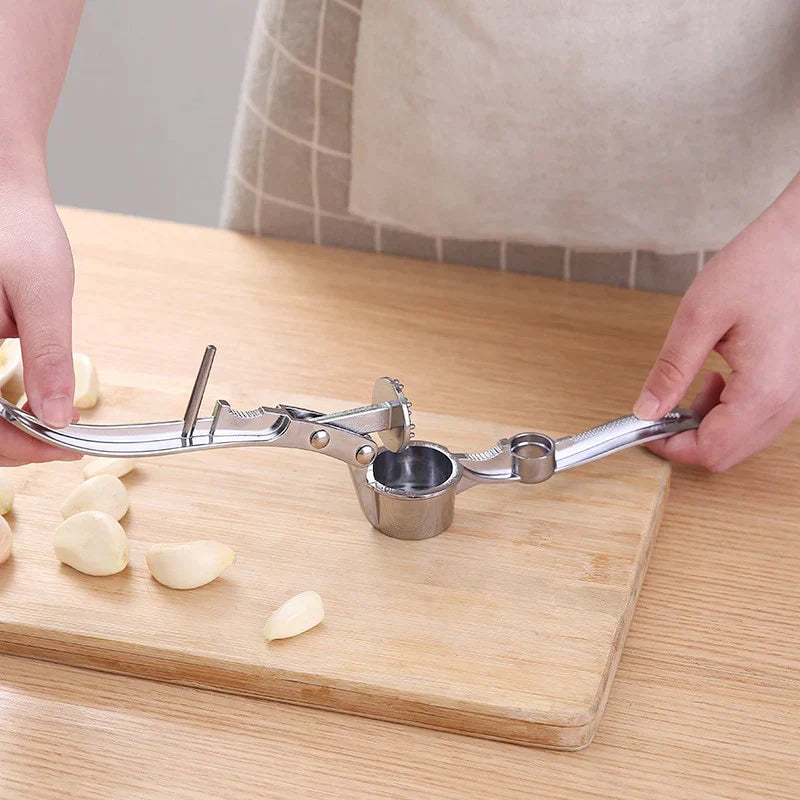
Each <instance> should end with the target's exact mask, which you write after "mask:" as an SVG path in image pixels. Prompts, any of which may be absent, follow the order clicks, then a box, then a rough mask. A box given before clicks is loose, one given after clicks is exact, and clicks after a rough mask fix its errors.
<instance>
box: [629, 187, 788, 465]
mask: <svg viewBox="0 0 800 800" xmlns="http://www.w3.org/2000/svg"><path fill="white" fill-rule="evenodd" d="M712 350H716V351H717V352H718V353H720V355H722V357H723V358H724V359H725V360H726V361H727V362H728V364H729V365H730V367H731V373H730V376H729V377H728V380H727V382H726V381H725V379H724V378H723V377H722V375H720V374H719V373H712V374H711V375H709V376H708V377H707V379H706V383H705V386H704V387H703V389H702V391H701V392H700V394H699V395H698V396H697V398H696V399H695V402H694V404H693V406H692V407H693V408H694V409H695V410H696V411H699V412H701V413H703V414H705V415H706V416H705V418H704V420H703V422H702V423H701V425H700V427H699V428H698V429H697V430H696V431H687V432H686V433H682V434H679V435H677V436H673V437H671V438H669V439H662V440H660V441H656V442H652V443H651V444H650V445H649V447H650V449H651V450H652V451H653V452H655V453H658V454H659V455H661V456H664V457H665V458H669V459H671V460H673V461H680V462H684V463H688V464H697V465H700V466H703V467H706V468H708V469H709V470H711V471H712V472H723V471H725V470H727V469H729V468H730V467H732V466H734V465H735V464H737V463H739V462H740V461H742V460H743V459H745V458H747V457H748V456H751V455H753V454H754V453H757V452H759V451H760V450H763V449H764V448H765V447H766V446H767V445H769V444H770V443H771V442H772V441H773V440H774V439H775V438H776V437H777V436H778V435H779V434H780V433H781V432H782V431H783V430H784V429H785V428H787V427H788V426H789V424H790V423H791V422H792V421H793V420H794V419H795V418H797V417H798V416H800V176H798V178H796V179H795V180H794V182H793V183H792V184H791V185H790V186H789V188H788V189H787V190H786V191H785V192H784V193H783V195H781V197H780V198H778V200H777V201H776V202H775V203H774V204H773V205H772V206H771V207H770V208H769V209H768V210H767V211H766V212H764V214H763V215H762V216H761V217H759V218H758V219H757V220H756V221H755V222H753V223H752V224H751V225H750V226H748V227H747V228H746V229H745V230H744V231H743V232H742V233H740V234H739V235H738V236H737V237H736V238H735V239H733V240H732V241H731V242H730V243H729V244H728V245H727V246H726V247H725V248H723V249H722V250H720V251H719V253H717V255H716V256H714V258H712V259H711V260H710V261H709V262H708V263H707V264H706V265H705V266H704V267H703V269H702V270H701V272H700V273H699V274H698V276H697V278H696V279H695V280H694V282H693V283H692V285H691V286H690V287H689V289H688V291H687V292H686V294H685V295H684V297H683V299H682V300H681V303H680V305H679V307H678V311H677V313H676V314H675V318H674V320H673V322H672V326H671V327H670V330H669V333H668V334H667V338H666V341H665V342H664V346H663V347H662V349H661V353H660V355H659V357H658V359H657V361H656V363H655V366H654V367H653V369H652V370H651V371H650V374H649V375H648V377H647V380H646V381H645V384H644V388H643V389H642V392H641V394H640V396H639V399H638V400H637V401H636V404H635V405H634V414H636V416H638V417H640V418H642V419H656V418H658V417H660V416H663V415H664V414H666V413H667V412H668V411H670V410H671V409H672V408H673V407H674V406H676V405H678V403H679V402H680V400H681V398H682V397H683V395H684V394H685V393H686V391H687V390H688V388H689V385H690V384H691V382H692V381H693V380H694V378H695V377H696V376H697V374H698V372H699V371H700V369H701V367H702V366H703V363H704V361H705V360H706V357H707V356H708V355H709V353H711V351H712Z"/></svg>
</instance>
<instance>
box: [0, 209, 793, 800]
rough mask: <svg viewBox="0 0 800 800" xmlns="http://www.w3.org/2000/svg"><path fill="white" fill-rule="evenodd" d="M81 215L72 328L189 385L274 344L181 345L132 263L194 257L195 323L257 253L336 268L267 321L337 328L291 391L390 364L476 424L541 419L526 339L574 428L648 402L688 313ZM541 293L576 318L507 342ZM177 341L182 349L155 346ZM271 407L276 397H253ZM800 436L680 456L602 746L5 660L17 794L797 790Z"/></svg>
mask: <svg viewBox="0 0 800 800" xmlns="http://www.w3.org/2000/svg"><path fill="white" fill-rule="evenodd" d="M63 216H64V221H65V224H66V227H67V230H68V232H69V233H70V236H71V239H72V243H73V248H74V251H75V257H76V263H77V272H78V284H77V296H76V324H75V336H76V342H77V343H78V344H79V345H80V347H81V349H85V350H88V351H89V352H93V351H96V349H97V348H105V352H109V348H110V349H111V351H112V352H113V341H114V339H115V337H121V336H139V337H141V338H142V340H143V345H142V349H141V359H142V361H141V363H140V364H138V365H135V366H137V368H139V369H140V370H142V371H145V372H147V373H148V374H152V375H153V379H154V380H158V379H159V376H162V377H163V376H167V375H174V374H176V372H177V373H180V375H181V376H183V377H184V378H185V379H186V381H187V382H188V381H190V380H191V375H192V372H193V369H194V367H195V362H196V360H197V355H198V344H204V343H205V342H206V340H209V341H215V342H216V343H217V344H219V345H221V347H222V352H224V353H225V354H226V359H222V360H220V362H221V363H220V364H219V365H218V367H217V374H218V375H219V374H220V373H222V380H223V381H225V380H228V381H229V382H231V383H233V382H234V381H235V376H236V370H237V369H241V368H243V366H245V365H246V364H247V363H248V361H249V360H251V359H254V358H258V357H259V354H260V345H259V343H258V342H248V341H247V336H246V333H247V330H246V329H247V321H246V319H243V322H242V330H241V331H225V330H216V329H215V326H214V320H213V319H212V320H210V319H197V320H196V321H195V323H196V324H195V328H196V335H195V336H194V337H193V336H191V335H189V334H187V333H179V334H177V335H169V320H149V321H148V320H147V297H146V295H145V294H144V293H143V292H142V291H140V290H137V282H136V270H137V268H140V269H141V270H145V271H153V270H158V269H164V270H183V271H185V273H186V275H187V292H186V294H185V295H184V296H181V297H176V298H175V306H176V313H180V314H184V315H187V314H188V315H191V313H192V308H191V295H192V292H202V291H203V290H204V285H205V283H204V281H206V280H207V279H208V277H209V275H210V272H211V271H213V270H226V269H230V270H231V271H232V272H234V271H235V270H234V269H233V267H234V265H237V264H242V263H245V262H246V263H248V264H258V263H264V262H263V261H262V260H268V261H270V262H271V263H272V264H273V265H274V264H278V265H281V264H285V265H287V267H288V265H292V266H293V267H296V268H297V271H296V273H295V274H294V277H295V279H296V280H298V281H301V282H303V281H316V282H318V284H319V287H320V295H321V296H320V303H319V305H318V306H317V307H314V308H305V307H300V306H298V303H297V301H296V298H294V297H293V296H292V294H291V292H289V294H287V295H286V296H285V297H284V298H283V300H282V301H281V302H280V303H279V304H277V305H276V306H275V308H273V309H267V310H265V312H264V313H271V314H273V315H274V317H275V321H276V325H279V326H286V325H291V326H293V328H294V329H295V330H296V331H297V335H298V336H308V335H315V336H318V337H319V341H320V348H321V356H320V358H319V359H318V360H316V361H314V362H313V363H309V362H307V361H302V360H298V363H297V364H296V365H294V368H293V370H292V378H293V385H292V388H293V390H296V391H297V392H298V393H306V394H314V393H317V394H319V393H320V386H321V384H324V385H325V386H327V387H328V394H330V395H331V396H341V397H349V396H350V395H352V387H353V385H354V383H357V384H358V385H369V381H370V379H371V378H373V377H374V375H373V372H374V369H375V364H376V363H379V362H380V363H382V364H384V369H385V370H387V371H394V372H397V373H398V374H401V375H403V377H404V378H405V379H406V381H407V383H408V384H410V385H413V386H414V396H415V397H420V398H422V397H424V398H425V405H426V408H428V409H429V410H432V411H441V412H444V411H446V410H447V408H448V403H450V402H451V401H452V397H453V395H454V394H458V395H460V396H464V397H468V398H469V404H470V405H469V408H471V409H473V411H474V414H475V416H476V418H481V417H482V418H494V416H496V417H497V418H499V419H504V420H508V421H509V422H515V421H516V422H518V423H519V424H520V426H521V427H525V426H530V424H531V420H530V419H529V418H528V419H526V404H527V406H528V407H530V408H532V407H534V403H533V401H530V402H528V401H526V399H525V398H526V395H528V396H529V397H530V396H531V394H530V393H535V391H536V385H535V381H534V380H533V379H532V376H530V375H529V374H527V373H526V371H525V355H524V353H525V350H526V348H533V347H539V348H541V347H545V348H550V349H551V350H552V351H553V352H554V353H555V354H559V353H561V354H563V355H562V357H563V367H562V369H561V379H562V380H563V388H564V402H565V403H569V404H571V405H573V406H574V407H575V408H576V409H585V416H584V417H582V418H580V415H579V414H577V413H576V421H578V422H584V423H586V424H589V423H591V422H593V421H595V420H596V419H598V418H602V417H604V416H606V415H608V416H612V415H614V414H616V413H619V412H622V411H624V410H625V409H626V408H628V407H629V406H630V404H631V402H632V400H633V398H634V397H635V395H636V392H637V390H638V388H639V384H640V381H641V380H642V377H643V375H644V374H645V372H646V370H647V368H648V366H649V364H650V362H651V361H652V359H653V357H654V355H655V353H656V352H657V349H658V347H659V345H660V342H661V339H662V337H663V334H664V331H665V329H666V326H667V324H668V321H669V319H670V316H671V314H672V312H673V311H674V308H675V305H676V299H675V298H673V297H667V296H661V295H656V294H645V293H640V292H632V291H628V290H618V289H610V288H603V287H592V286H586V285H579V284H565V283H561V282H557V281H549V280H544V279H537V278H532V277H527V276H520V275H512V274H505V273H497V272H493V271H489V270H479V269H470V268H460V267H449V266H443V265H436V264H428V263H415V262H412V261H408V260H401V259H390V258H388V257H382V256H374V255H366V254H356V253H350V252H345V251H337V250H323V249H317V248H311V247H306V246H299V245H293V244H287V243H281V242H273V241H265V240H255V239H249V238H246V237H241V236H238V235H236V234H232V233H228V232H220V231H211V230H204V229H197V228H189V227H185V226H178V225H173V224H168V223H160V222H149V221H143V220H137V219H130V218H125V217H119V216H112V215H102V214H97V213H90V212H85V211H77V210H70V209H65V210H64V212H63ZM298 265H299V266H298ZM386 270H391V271H393V274H394V275H395V276H396V278H397V280H398V281H403V282H408V284H409V285H411V286H412V287H415V289H416V290H417V291H418V292H419V297H420V299H419V304H418V305H416V304H415V302H412V300H411V299H410V298H411V297H412V295H413V292H409V291H408V290H406V291H398V292H397V293H396V294H390V295H389V296H387V295H386V293H385V292H384V293H378V291H377V290H376V288H375V285H373V284H372V283H371V282H370V280H369V276H370V274H371V273H373V271H386ZM344 271H350V272H349V273H348V274H352V271H355V274H356V275H358V276H359V277H360V278H363V280H362V281H361V283H360V285H361V286H362V290H361V291H359V292H358V293H356V294H349V295H348V296H346V297H345V296H342V295H341V294H338V295H337V294H336V291H335V289H336V282H337V275H340V274H342V273H343V272H344ZM96 282H105V284H106V285H107V286H108V302H112V303H115V304H116V305H117V306H118V307H119V311H120V313H119V325H118V327H117V328H115V329H114V330H108V331H97V330H93V329H92V326H91V309H90V308H87V307H85V306H84V305H83V301H82V299H81V298H82V287H83V286H88V285H89V284H90V283H92V284H94V285H95V286H96V285H97V284H96ZM381 283H382V282H380V281H378V282H375V284H381ZM383 283H385V281H384V282H383ZM298 285H299V284H298ZM290 286H291V284H290ZM303 286H304V288H307V284H303ZM423 287H425V288H424V291H423ZM284 288H286V287H284ZM327 297H330V304H326V298H327ZM220 302H229V298H220ZM545 303H546V304H548V306H549V307H550V308H552V309H556V310H557V311H558V319H559V323H558V325H556V326H550V327H549V328H548V329H547V330H538V331H537V338H536V339H535V340H534V341H524V342H512V343H509V345H508V346H506V345H505V344H504V343H503V342H501V341H499V340H498V337H497V335H496V333H493V332H497V331H500V330H502V327H503V320H507V319H509V317H510V316H512V315H515V314H524V315H535V314H536V308H537V306H538V305H540V304H545ZM376 319H378V320H382V321H383V322H384V324H385V330H386V331H387V332H386V333H385V335H383V336H382V337H381V338H380V340H379V341H370V340H368V341H364V340H363V337H360V336H359V334H360V333H362V332H364V331H366V330H368V329H369V326H370V325H372V326H374V324H375V321H376ZM145 322H147V324H145ZM182 330H185V329H182ZM389 331H396V337H394V336H390V335H389ZM448 331H450V332H451V336H450V337H449V338H448V337H447V336H446V335H445V334H446V333H447V332H448ZM159 336H163V337H164V339H163V341H164V342H168V345H167V344H165V345H164V346H163V347H161V348H159V349H158V350H154V343H155V342H157V341H158V338H157V337H159ZM431 341H435V342H436V343H437V345H438V346H439V347H441V348H442V349H443V352H442V359H441V363H440V365H439V367H438V368H433V367H432V366H431V363H430V361H428V360H426V361H425V363H424V364H423V360H420V359H416V360H415V357H414V353H415V351H416V352H419V348H423V347H425V346H426V344H428V343H430V342H431ZM237 342H238V346H237ZM245 342H246V344H244V343H245ZM621 342H624V343H625V346H624V347H621V346H620V343H621ZM234 349H235V352H236V356H235V357H231V350H234ZM343 363H346V364H347V370H346V371H342V369H341V365H342V364H343ZM226 364H227V366H226ZM445 376H446V377H447V380H444V378H445ZM273 388H277V389H280V388H281V387H280V386H277V387H273ZM254 399H255V398H254ZM265 399H271V395H270V397H268V398H258V400H259V401H263V400H265ZM581 413H582V412H581ZM798 446H800V426H798V425H795V426H794V428H792V429H791V430H790V431H789V432H788V433H787V434H785V435H784V436H783V437H782V438H781V440H780V441H779V442H777V443H776V444H775V445H773V447H771V448H770V449H769V450H768V451H767V452H766V453H764V454H762V455H760V456H758V457H755V458H753V459H751V460H750V461H748V462H747V463H746V464H745V465H743V466H741V467H739V468H738V469H735V470H733V471H732V472H731V473H729V474H726V475H719V476H711V475H707V474H704V473H702V472H699V471H696V470H692V469H683V468H676V469H675V472H674V476H673V488H672V494H671V498H670V502H669V507H668V510H667V513H666V516H665V519H664V522H663V525H662V529H661V531H660V533H659V536H658V540H657V542H656V547H655V553H654V555H653V558H652V561H651V564H650V569H649V572H648V575H647V578H646V579H645V584H644V589H643V591H642V595H641V598H640V600H639V603H638V606H637V610H636V614H635V616H634V620H633V624H632V627H631V631H630V634H629V637H628V641H627V645H626V648H625V652H624V654H623V657H622V662H621V664H620V667H619V671H618V674H617V679H616V682H615V684H614V686H613V689H612V692H611V698H610V700H609V704H608V709H607V711H606V715H605V718H604V720H603V722H602V724H601V726H600V732H599V734H598V736H597V738H596V740H595V742H594V744H592V745H591V746H590V747H589V748H588V749H587V750H585V751H583V752H580V753H556V752H548V751H542V750H533V749H526V748H522V747H517V746H512V745H503V744H499V743H494V742H489V741H483V740H477V739H469V738H466V737H460V736H455V735H450V734H442V733H436V732H433V731H426V730H421V729H414V728H409V727H404V726H400V725H393V724H388V723H382V722H376V721H372V720H365V719H357V718H351V717H346V716H342V715H339V714H334V713H329V712H319V711H313V710H309V709H302V708H294V707H290V706H285V705H279V704H274V703H268V702H259V701H254V700H250V699H246V698H241V697H232V696H228V695H223V694H215V693H211V692H205V691H201V690H196V689H188V688H182V687H177V686H167V685H162V684H158V683H154V682H148V681H143V680H136V679H131V678H125V677H119V676H111V675H105V674H100V673H94V672H88V671H82V670H78V669H72V668H68V667H59V666H55V665H52V664H47V663H44V662H38V661H32V660H23V659H16V658H12V657H0V798H3V800H7V799H8V800H11V798H14V799H16V798H25V799H26V800H35V799H36V798H42V800H45V798H46V800H52V798H62V797H80V798H103V800H106V799H107V798H114V799H115V800H116V799H118V798H137V800H139V799H140V798H165V800H166V799H167V798H168V799H169V800H179V799H180V798H195V797H220V798H226V799H228V798H239V797H241V798H255V797H269V798H276V799H277V798H303V800H306V799H310V798H365V800H366V798H369V799H370V800H373V799H374V798H434V799H436V798H473V797H475V798H477V797H491V798H494V799H497V800H500V799H505V798H529V797H537V796H540V797H547V798H550V800H556V798H611V797H624V798H627V799H628V800H635V799H636V798H647V800H653V798H660V797H663V798H675V797H681V798H687V800H689V799H691V800H693V799H694V798H762V797H763V798H767V797H769V798H786V799H787V800H790V799H791V800H796V798H797V797H798V793H799V784H798V775H799V772H798V763H800V730H799V729H798V722H799V721H800V719H799V716H800V678H799V677H798V671H797V666H798V663H800V628H798V619H799V618H800V613H799V612H798V609H799V608H800V589H798V586H800V546H799V545H800V530H798V519H800V493H798V489H797V486H798V481H799V480H800V457H798V455H797V449H798Z"/></svg>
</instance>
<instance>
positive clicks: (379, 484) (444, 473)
mask: <svg viewBox="0 0 800 800" xmlns="http://www.w3.org/2000/svg"><path fill="white" fill-rule="evenodd" d="M350 475H351V477H352V479H353V483H354V484H355V487H356V493H357V495H358V501H359V503H360V504H361V510H362V511H363V512H364V514H365V516H366V517H367V519H368V520H369V521H370V522H371V523H372V525H373V526H374V527H376V528H377V529H378V530H379V531H381V533H385V534H386V535H387V536H392V537H394V538H395V539H430V538H431V537H432V536H438V535H439V534H440V533H442V532H443V531H445V530H447V528H448V527H449V526H450V523H451V522H452V521H453V511H454V509H455V501H456V491H457V487H458V482H459V480H460V479H461V475H462V469H461V465H460V464H459V463H458V461H456V460H455V458H453V456H452V454H451V453H450V451H449V450H447V449H446V448H444V447H442V446H441V445H438V444H434V443H432V442H413V441H412V442H411V443H409V445H408V446H407V447H406V448H405V449H404V450H402V451H400V452H399V453H393V452H392V451H390V450H385V449H381V450H380V452H379V453H378V455H377V456H376V457H375V460H374V461H373V462H372V464H370V465H369V467H367V468H366V469H357V468H355V467H351V468H350Z"/></svg>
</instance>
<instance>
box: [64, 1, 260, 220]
mask: <svg viewBox="0 0 800 800" xmlns="http://www.w3.org/2000/svg"><path fill="white" fill-rule="evenodd" d="M256 3H257V0H206V1H205V2H198V1H197V0H136V2H127V1H126V2H110V0H87V3H86V8H85V10H84V13H83V19H82V21H81V27H80V31H79V33H78V39H77V42H76V45H75V51H74V53H73V56H72V63H71V65H70V69H69V73H68V75H67V80H66V83H65V86H64V91H63V94H62V96H61V100H60V102H59V105H58V109H57V110H56V115H55V118H54V120H53V125H52V128H51V131H50V141H49V148H48V149H49V163H50V178H51V182H52V186H53V192H54V194H55V198H56V201H57V202H59V203H65V204H68V205H76V206H84V207H87V208H100V209H104V210H108V211H120V212H124V213H127V214H138V215H141V216H147V217H157V218H161V219H173V220H179V221H181V222H195V223H198V224H203V225H216V224H217V217H218V213H219V205H220V201H221V198H222V189H223V183H224V176H225V167H226V163H227V158H228V146H229V144H230V137H231V132H232V130H233V122H234V116H235V114H236V104H237V99H238V95H239V86H240V83H241V79H242V74H243V72H244V63H245V56H246V53H247V46H248V43H249V39H250V31H251V28H252V24H253V18H254V15H255V8H256Z"/></svg>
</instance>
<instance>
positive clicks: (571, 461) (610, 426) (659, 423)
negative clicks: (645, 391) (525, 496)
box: [555, 408, 703, 472]
mask: <svg viewBox="0 0 800 800" xmlns="http://www.w3.org/2000/svg"><path fill="white" fill-rule="evenodd" d="M702 419H703V418H702V416H700V415H699V414H696V413H695V412H693V411H690V410H689V409H686V408H676V409H674V410H673V411H670V412H669V413H668V414H666V415H665V416H663V417H661V418H660V419H656V420H643V419H639V418H638V417H634V416H633V415H630V416H627V417H620V418H619V419H614V420H611V421H610V422H606V423H604V424H603V425H598V426H597V427H595V428H590V429H589V430H588V431H584V432H583V433H578V434H575V435H574V436H565V437H563V438H562V439H557V440H556V443H555V457H556V463H555V471H556V472H563V471H564V470H565V469H572V468H573V467H579V466H581V465H582V464H588V463H589V462H590V461H595V460H596V459H598V458H603V457H605V456H608V455H611V454H612V453H616V452H618V451H620V450H625V449H626V448H628V447H633V446H634V445H639V444H645V443H646V442H652V441H654V440H656V439H665V438H666V437H668V436H674V435H675V434H676V433H683V431H688V430H692V429H694V428H697V427H698V426H699V425H700V422H701V421H702Z"/></svg>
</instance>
